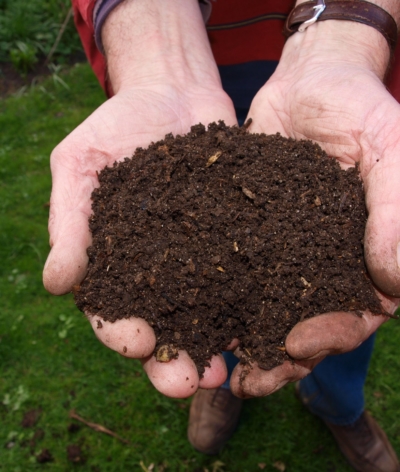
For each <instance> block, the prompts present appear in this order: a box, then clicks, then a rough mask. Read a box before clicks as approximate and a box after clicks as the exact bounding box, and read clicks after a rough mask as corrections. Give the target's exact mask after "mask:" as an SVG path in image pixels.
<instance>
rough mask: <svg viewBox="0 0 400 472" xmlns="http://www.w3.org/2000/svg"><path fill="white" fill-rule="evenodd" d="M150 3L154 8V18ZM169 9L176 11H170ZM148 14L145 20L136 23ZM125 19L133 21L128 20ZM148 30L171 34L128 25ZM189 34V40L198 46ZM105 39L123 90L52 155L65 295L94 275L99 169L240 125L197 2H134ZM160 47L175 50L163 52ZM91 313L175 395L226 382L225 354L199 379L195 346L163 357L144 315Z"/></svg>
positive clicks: (57, 262) (57, 287) (111, 22)
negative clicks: (218, 126) (113, 318)
mask: <svg viewBox="0 0 400 472" xmlns="http://www.w3.org/2000/svg"><path fill="white" fill-rule="evenodd" d="M180 3H182V4H181V5H180ZM147 8H153V9H154V11H153V12H152V13H151V14H150V15H146V13H147ZM163 8H166V9H169V10H168V12H163V11H162V9H163ZM132 9H133V10H132ZM137 9H143V11H137ZM175 10H177V13H176V14H177V15H178V14H179V15H182V16H183V17H184V21H181V22H179V25H182V28H184V29H187V31H184V32H182V35H181V36H180V37H179V38H178V39H176V38H175V35H176V34H177V33H178V30H179V28H176V29H172V32H171V34H172V35H173V37H172V39H171V38H170V37H169V31H168V25H167V24H166V18H167V17H168V18H173V14H174V11H175ZM138 19H140V21H142V22H144V24H142V23H141V24H140V25H135V21H136V22H137V21H139V20H138ZM125 22H128V24H127V25H125V26H124V24H125ZM146 22H150V23H151V22H160V24H161V23H162V28H161V27H160V28H159V29H157V28H156V27H155V25H153V24H149V25H147V26H146ZM135 26H137V27H135ZM114 27H116V31H117V33H118V32H119V31H122V32H123V34H124V38H123V41H119V38H118V34H115V30H114ZM141 28H142V29H143V30H146V31H147V32H153V31H161V33H160V35H161V36H162V41H159V38H158V37H155V38H154V36H157V35H156V34H154V33H152V37H151V38H146V34H145V33H143V32H142V34H141V36H140V38H135V37H128V38H126V34H127V31H133V32H138V31H139V32H140V31H141ZM193 34H194V35H195V38H193ZM164 36H165V37H164ZM178 36H179V35H178ZM146 39H147V43H146V44H147V48H144V47H143V41H145V40H146ZM179 41H183V42H185V41H188V42H189V45H190V46H191V47H190V48H189V47H187V45H186V44H183V45H182V44H181V43H180V42H179ZM103 42H104V45H105V49H106V53H107V58H108V66H109V74H110V78H111V83H112V86H113V89H114V92H115V93H116V94H115V96H114V97H113V98H111V99H110V100H108V101H106V102H105V103H104V104H103V105H102V106H101V107H99V108H98V109H97V110H96V111H95V112H94V113H93V114H92V115H91V116H89V118H88V119H87V120H86V121H84V122H83V123H82V124H81V125H80V126H79V127H78V128H76V129H75V130H74V131H73V132H72V133H71V134H70V135H69V136H68V137H67V138H66V139H65V140H64V141H63V142H62V143H61V144H59V145H58V146H57V147H56V148H55V150H54V151H53V153H52V156H51V172H52V178H53V189H52V195H51V206H50V220H49V232H50V245H51V247H52V249H51V252H50V255H49V257H48V259H47V262H46V265H45V269H44V275H43V278H44V284H45V287H46V288H47V290H49V291H50V292H51V293H53V294H56V295H61V294H64V293H67V292H69V291H71V290H72V288H73V286H74V285H76V284H79V283H80V281H81V280H82V279H83V278H84V276H85V274H86V270H87V262H88V257H87V253H86V249H87V248H88V246H90V244H91V235H90V232H89V227H88V217H89V215H90V213H91V201H90V196H91V193H92V191H93V189H94V188H95V187H96V186H98V179H97V172H98V171H100V170H101V169H102V168H104V167H105V166H110V165H112V164H113V162H114V161H118V160H121V159H123V158H124V157H127V156H128V157H130V156H132V154H133V152H134V150H135V149H136V148H137V147H139V146H141V147H147V146H148V145H149V144H150V142H152V141H156V140H158V139H162V138H164V136H165V135H166V134H167V133H173V134H185V133H187V132H188V131H189V130H190V127H191V126H192V125H195V124H198V123H199V122H201V123H203V124H204V125H207V124H208V123H210V122H212V121H217V120H220V119H222V120H224V121H225V122H226V123H227V124H230V125H234V124H236V118H235V113H234V109H233V106H232V103H231V101H230V99H229V98H228V96H227V95H226V94H225V93H224V92H223V90H222V88H221V84H220V82H219V76H218V72H217V69H216V66H215V63H214V61H213V59H212V55H211V53H210V51H209V45H208V41H207V37H206V33H205V30H204V24H203V20H202V18H201V15H200V12H199V8H198V3H197V0H196V1H194V0H191V1H188V0H184V1H183V2H179V1H177V0H174V1H173V2H168V1H166V2H165V3H164V2H162V4H160V3H159V2H158V1H157V2H156V3H154V2H152V1H150V0H149V1H148V0H146V2H141V1H140V0H137V1H135V2H124V3H123V4H121V5H120V7H117V8H116V9H115V11H114V12H113V13H112V14H111V15H110V19H107V22H106V26H105V29H103ZM192 42H193V44H192ZM131 43H133V44H131ZM160 44H161V45H162V47H166V48H167V51H163V50H161V51H160V46H159V45H160ZM135 54H136V56H135V57H132V56H133V55H135ZM182 54H183V55H184V54H186V56H184V57H182ZM126 55H127V56H128V57H126ZM188 55H189V57H188ZM86 315H87V316H88V318H89V321H90V322H91V324H92V327H93V329H94V331H95V333H96V335H97V337H98V338H99V340H100V341H101V342H103V343H104V344H105V345H106V346H107V347H109V348H111V349H113V350H115V351H117V352H119V353H120V354H121V355H124V356H126V357H130V358H140V359H141V360H142V362H143V365H144V369H145V370H146V372H147V374H148V375H149V378H150V380H151V381H152V382H153V384H154V385H155V387H156V388H157V389H158V390H160V391H161V392H162V393H164V394H165V395H168V396H172V397H187V396H189V395H191V394H193V393H194V392H195V391H196V389H197V388H198V386H199V385H200V386H201V387H205V388H212V387H215V386H218V385H220V384H222V383H223V382H224V381H225V378H226V375H227V374H226V367H225V363H224V361H223V359H222V356H215V357H213V359H212V360H211V367H210V368H207V369H206V373H205V375H204V377H203V379H201V380H199V378H198V374H197V370H196V368H195V365H194V363H193V361H192V360H191V359H190V358H189V357H188V355H187V354H186V353H185V352H181V353H180V355H179V358H178V359H177V360H172V361H170V362H169V363H158V362H156V360H155V357H154V356H152V352H153V350H154V348H155V343H156V339H155V335H154V332H153V330H152V329H151V328H150V326H149V325H148V324H147V323H146V322H145V321H144V320H142V319H140V318H131V319H128V320H119V321H117V322H115V323H109V322H104V321H101V324H99V323H98V321H99V320H100V318H99V317H98V316H92V315H91V314H90V313H86ZM101 325H102V327H101V328H98V326H101Z"/></svg>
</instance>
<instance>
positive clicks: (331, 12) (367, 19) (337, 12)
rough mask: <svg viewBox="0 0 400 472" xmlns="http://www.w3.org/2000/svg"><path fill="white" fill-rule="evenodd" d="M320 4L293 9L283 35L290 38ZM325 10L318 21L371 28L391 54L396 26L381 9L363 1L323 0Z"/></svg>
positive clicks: (315, 3) (313, 14)
mask: <svg viewBox="0 0 400 472" xmlns="http://www.w3.org/2000/svg"><path fill="white" fill-rule="evenodd" d="M320 3H321V2H318V1H310V2H305V3H301V4H300V5H298V6H297V7H295V8H294V9H293V10H292V11H291V13H290V14H289V16H288V17H287V20H286V23H285V29H284V34H285V36H287V37H288V36H291V35H292V34H293V33H296V31H297V30H298V28H299V26H300V25H301V24H302V23H304V22H305V21H308V20H310V19H311V18H313V17H314V16H315V9H314V7H316V6H317V5H319V4H320ZM325 5H326V7H325V9H324V11H323V12H322V13H321V14H320V15H319V16H318V21H324V20H346V21H356V22H358V23H363V24H364V25H368V26H372V27H373V28H375V29H377V30H378V31H379V32H380V33H382V34H383V36H384V37H385V38H386V40H387V42H388V43H389V47H390V49H391V51H392V52H393V51H394V49H395V47H396V43H397V25H396V22H395V20H394V18H393V17H392V16H391V15H390V14H389V13H388V12H387V11H385V10H384V9H383V8H381V7H379V6H378V5H375V4H374V3H371V2H367V1H364V0H325Z"/></svg>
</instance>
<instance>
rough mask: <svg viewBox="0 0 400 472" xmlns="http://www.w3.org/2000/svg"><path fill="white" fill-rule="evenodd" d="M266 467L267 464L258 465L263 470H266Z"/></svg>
mask: <svg viewBox="0 0 400 472" xmlns="http://www.w3.org/2000/svg"><path fill="white" fill-rule="evenodd" d="M266 466H267V464H265V463H264V462H260V463H259V464H258V467H259V468H260V469H261V470H263V469H265V467H266Z"/></svg>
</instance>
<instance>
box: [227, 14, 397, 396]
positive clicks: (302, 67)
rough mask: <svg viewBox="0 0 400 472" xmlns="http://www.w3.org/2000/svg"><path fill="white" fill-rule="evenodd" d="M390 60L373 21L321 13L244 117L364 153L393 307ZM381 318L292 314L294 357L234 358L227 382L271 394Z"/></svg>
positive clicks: (376, 269) (379, 276) (290, 45)
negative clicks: (258, 361) (268, 365)
mask: <svg viewBox="0 0 400 472" xmlns="http://www.w3.org/2000/svg"><path fill="white" fill-rule="evenodd" d="M388 61H389V49H388V46H387V44H386V42H385V39H384V38H383V36H381V35H380V33H378V32H377V31H375V30H374V29H373V28H371V27H368V26H365V25H361V24H356V23H349V22H340V21H324V22H320V23H317V24H315V25H313V26H312V27H310V28H308V29H307V30H306V32H305V33H295V34H294V35H293V36H292V37H291V38H289V40H288V41H287V43H286V45H285V48H284V51H283V54H282V58H281V61H280V63H279V65H278V68H277V70H276V72H275V73H274V75H273V76H272V77H271V79H270V80H269V81H268V82H267V84H266V85H264V87H263V88H262V89H261V90H260V91H259V93H258V94H257V95H256V97H255V98H254V100H253V103H252V105H251V108H250V111H249V118H252V119H253V122H252V125H251V126H250V131H251V132H257V133H260V132H262V133H266V134H273V133H276V132H280V133H281V134H282V135H283V136H287V137H292V138H295V139H310V140H312V141H314V142H317V143H318V144H319V145H320V146H321V147H322V148H323V149H324V150H325V151H326V152H327V153H328V155H330V156H334V157H336V158H337V159H338V161H339V162H340V164H341V166H342V167H343V168H348V167H350V166H354V165H355V163H356V162H359V163H360V171H361V176H362V179H363V181H364V188H365V192H366V205H367V210H368V215H369V216H368V221H367V225H366V232H365V238H364V251H365V259H366V263H367V266H368V270H369V273H370V275H371V277H372V279H373V282H374V284H375V285H376V287H377V291H378V296H379V297H380V299H381V301H382V307H383V309H384V310H385V311H386V312H388V313H393V312H394V311H395V310H396V308H397V306H398V305H399V297H400V268H399V267H400V218H399V208H400V133H399V130H400V105H399V104H398V103H397V102H396V100H395V99H394V98H393V97H392V96H391V95H390V93H389V92H388V91H387V90H386V88H385V86H384V85H383V83H382V78H383V76H384V74H385V71H386V67H387V64H388ZM387 319H388V317H386V316H383V315H378V316H373V315H372V314H370V313H368V312H366V313H364V315H363V316H362V317H361V318H359V317H357V316H356V315H354V314H352V313H344V312H337V313H325V314H323V315H322V316H318V317H315V318H312V319H309V320H307V321H304V322H301V323H298V324H297V325H296V326H295V327H294V328H293V330H292V331H291V332H290V334H289V336H288V337H287V340H286V350H287V352H288V354H289V355H290V356H291V357H292V358H293V359H295V361H294V362H293V363H292V362H285V363H284V364H283V365H281V366H278V367H276V368H275V369H273V370H271V371H264V370H262V369H259V368H258V367H257V366H256V365H254V366H253V368H252V369H251V370H250V372H249V373H248V374H247V376H244V380H243V379H242V380H240V375H241V373H242V371H243V368H242V366H240V364H239V365H238V366H237V367H236V369H235V370H234V372H233V375H232V379H231V388H232V391H233V392H234V393H235V394H236V395H237V396H240V397H251V396H263V395H269V394H271V393H273V392H275V391H276V390H278V389H280V388H281V387H282V386H283V385H285V384H286V383H287V382H293V381H296V380H299V379H301V378H303V377H304V376H306V375H307V374H308V373H310V372H311V370H312V369H313V368H314V367H315V365H316V364H318V363H319V362H320V361H321V360H322V359H324V357H326V356H327V355H330V354H340V353H344V352H348V351H351V350H353V349H355V348H356V347H357V346H359V345H360V344H361V343H362V342H363V341H365V340H366V339H367V338H368V337H369V336H370V335H371V334H372V333H373V332H374V331H375V330H376V329H377V328H378V327H379V326H380V325H381V324H382V323H384V322H385V321H387Z"/></svg>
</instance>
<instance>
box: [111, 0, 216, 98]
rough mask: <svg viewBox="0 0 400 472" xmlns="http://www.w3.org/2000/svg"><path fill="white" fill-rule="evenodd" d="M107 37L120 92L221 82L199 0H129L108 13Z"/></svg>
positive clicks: (116, 88) (114, 82) (113, 75)
mask: <svg viewBox="0 0 400 472" xmlns="http://www.w3.org/2000/svg"><path fill="white" fill-rule="evenodd" d="M102 41H103V45H104V50H105V55H106V58H107V67H108V74H109V77H110V80H111V84H112V87H113V90H114V92H115V93H116V92H118V91H119V90H121V89H124V88H131V87H137V86H140V87H143V86H145V87H149V86H150V87H151V86H153V85H167V84H171V85H172V84H173V85H174V86H176V87H178V88H180V87H182V88H185V89H187V88H190V87H191V86H194V87H196V86H198V87H202V88H210V87H219V88H220V87H221V85H220V79H219V73H218V69H217V67H216V64H215V61H214V59H213V55H212V52H211V49H210V45H209V42H208V38H207V34H206V30H205V27H204V22H203V19H202V16H201V12H200V9H199V6H198V2H197V0H163V2H159V1H157V0H134V1H129V0H125V1H124V2H122V3H121V4H120V5H119V6H118V7H116V8H115V9H114V10H113V11H112V12H111V13H110V14H109V16H108V17H107V20H106V21H105V24H104V26H103V29H102Z"/></svg>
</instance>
